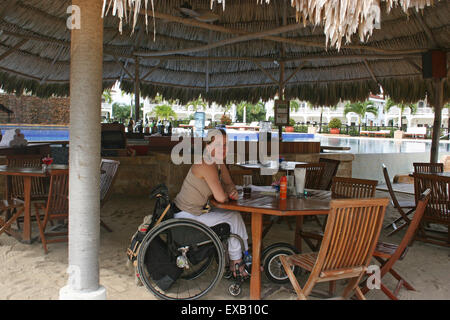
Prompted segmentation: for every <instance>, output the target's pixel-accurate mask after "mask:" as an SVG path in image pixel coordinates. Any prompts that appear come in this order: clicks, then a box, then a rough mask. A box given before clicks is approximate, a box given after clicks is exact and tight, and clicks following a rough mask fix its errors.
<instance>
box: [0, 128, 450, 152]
mask: <svg viewBox="0 0 450 320" xmlns="http://www.w3.org/2000/svg"><path fill="white" fill-rule="evenodd" d="M16 128H19V129H20V130H21V132H22V133H23V134H24V135H25V139H27V140H28V141H30V142H34V141H68V140H69V128H68V126H34V125H21V126H11V125H0V130H1V132H2V134H3V133H4V132H5V130H8V129H16ZM227 133H228V137H229V139H230V140H233V141H236V140H238V141H258V139H259V134H258V132H255V131H239V130H234V129H228V130H227ZM272 135H273V136H274V137H278V132H272ZM283 141H320V144H321V145H322V146H335V147H350V148H351V149H350V150H349V151H342V152H350V153H356V154H371V153H376V154H378V153H414V152H429V151H430V149H431V142H430V141H423V140H394V139H385V138H367V137H330V136H323V135H314V134H308V133H298V132H292V133H291V132H284V133H283ZM333 152H335V151H333ZM439 152H450V143H449V142H441V143H439Z"/></svg>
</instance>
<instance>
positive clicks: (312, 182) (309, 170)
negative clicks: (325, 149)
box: [295, 162, 325, 189]
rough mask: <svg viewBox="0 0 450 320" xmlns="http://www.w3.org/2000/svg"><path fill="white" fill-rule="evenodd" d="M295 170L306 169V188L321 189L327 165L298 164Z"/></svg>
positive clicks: (317, 163)
mask: <svg viewBox="0 0 450 320" xmlns="http://www.w3.org/2000/svg"><path fill="white" fill-rule="evenodd" d="M295 168H305V169H306V176H305V188H306V189H320V183H321V180H322V176H323V173H324V170H325V163H319V162H316V163H302V164H296V165H295Z"/></svg>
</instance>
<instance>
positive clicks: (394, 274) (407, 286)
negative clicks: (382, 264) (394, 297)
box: [389, 268, 416, 291]
mask: <svg viewBox="0 0 450 320" xmlns="http://www.w3.org/2000/svg"><path fill="white" fill-rule="evenodd" d="M389 273H390V274H391V275H392V276H393V277H394V278H395V279H397V280H398V281H399V282H402V285H403V286H404V287H405V288H406V289H407V290H410V291H416V289H414V287H413V286H412V285H411V284H409V283H408V282H407V281H406V280H405V279H403V277H402V276H401V275H399V274H398V273H397V271H395V270H394V269H393V268H391V269H389Z"/></svg>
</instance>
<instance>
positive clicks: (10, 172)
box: [0, 164, 69, 244]
mask: <svg viewBox="0 0 450 320" xmlns="http://www.w3.org/2000/svg"><path fill="white" fill-rule="evenodd" d="M68 169H69V167H68V166H67V165H58V164H52V165H50V166H49V169H48V172H50V171H53V170H68ZM0 175H4V176H7V177H8V178H9V177H12V176H19V177H23V193H24V207H25V208H24V220H23V232H22V236H21V238H20V239H19V240H21V241H22V242H24V243H27V244H31V243H32V239H31V178H33V177H37V178H44V177H46V176H47V175H48V173H46V172H43V171H42V168H29V167H28V168H25V167H10V166H7V165H2V166H0ZM8 200H10V199H8Z"/></svg>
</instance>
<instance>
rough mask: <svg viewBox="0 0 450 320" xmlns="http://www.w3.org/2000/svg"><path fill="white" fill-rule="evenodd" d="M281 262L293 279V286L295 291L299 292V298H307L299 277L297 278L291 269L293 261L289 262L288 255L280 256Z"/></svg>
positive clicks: (291, 279) (290, 278)
mask: <svg viewBox="0 0 450 320" xmlns="http://www.w3.org/2000/svg"><path fill="white" fill-rule="evenodd" d="M280 261H281V264H282V265H283V268H284V271H285V272H286V274H287V275H288V277H289V280H290V281H291V284H292V287H294V290H295V293H297V299H298V300H306V296H305V294H304V293H303V290H302V288H301V287H300V285H299V283H298V281H297V279H296V278H295V275H294V273H293V272H292V270H291V263H290V262H289V258H288V257H287V256H280Z"/></svg>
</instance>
